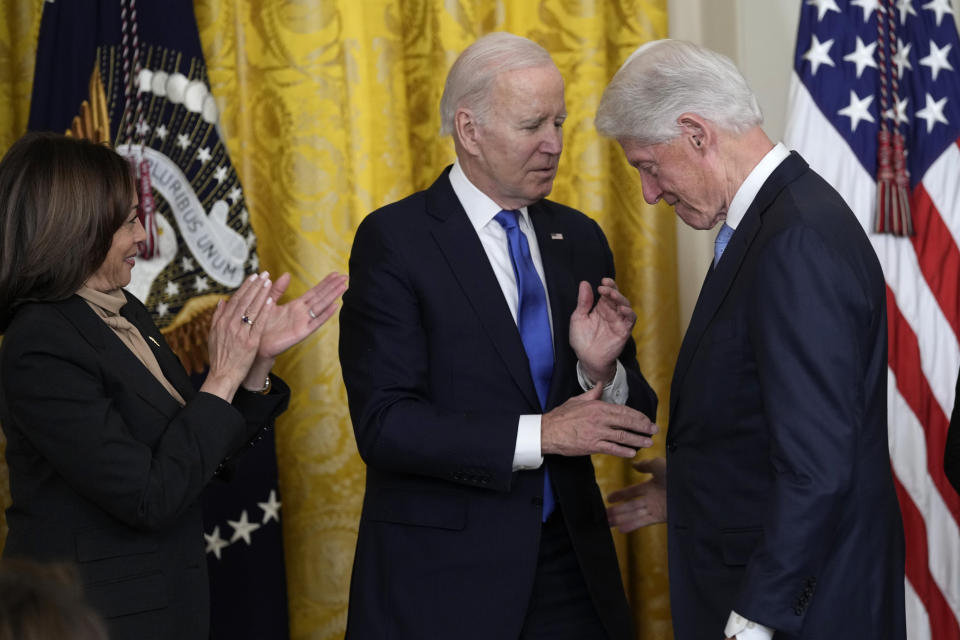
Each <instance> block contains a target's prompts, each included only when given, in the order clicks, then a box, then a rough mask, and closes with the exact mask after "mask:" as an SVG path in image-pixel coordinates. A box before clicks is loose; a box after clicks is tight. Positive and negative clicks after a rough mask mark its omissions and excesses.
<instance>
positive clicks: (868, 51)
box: [843, 36, 877, 78]
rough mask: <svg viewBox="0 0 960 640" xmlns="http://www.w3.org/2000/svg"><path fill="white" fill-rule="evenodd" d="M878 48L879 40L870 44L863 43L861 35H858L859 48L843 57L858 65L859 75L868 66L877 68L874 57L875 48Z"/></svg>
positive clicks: (858, 75)
mask: <svg viewBox="0 0 960 640" xmlns="http://www.w3.org/2000/svg"><path fill="white" fill-rule="evenodd" d="M876 48H877V42H876V41H873V43H871V44H870V45H869V46H868V45H865V44H863V40H861V39H860V36H857V48H856V49H855V50H853V51H851V52H850V53H848V54H847V55H845V56H843V59H844V60H846V61H847V62H852V63H853V64H855V65H857V77H858V78H859V77H860V75H861V74H862V73H863V70H864V69H866V68H867V67H873V68H874V69H876V68H877V63H876V61H875V60H874V59H873V50H874V49H876Z"/></svg>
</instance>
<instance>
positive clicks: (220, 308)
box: [200, 272, 274, 402]
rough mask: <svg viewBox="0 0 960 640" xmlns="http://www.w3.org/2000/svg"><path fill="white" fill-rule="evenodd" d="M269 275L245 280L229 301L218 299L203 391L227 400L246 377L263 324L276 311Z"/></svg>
mask: <svg viewBox="0 0 960 640" xmlns="http://www.w3.org/2000/svg"><path fill="white" fill-rule="evenodd" d="M270 289H271V287H270V279H269V277H268V274H267V273H266V272H264V273H263V274H261V275H259V276H257V275H253V276H250V277H249V278H247V279H246V280H244V282H243V284H241V285H240V288H239V289H237V291H236V293H234V294H233V295H232V296H231V297H230V299H229V300H227V301H226V302H222V301H221V302H219V303H218V304H217V309H216V311H214V312H213V320H212V321H211V322H210V333H209V334H208V337H207V342H208V345H209V358H210V371H209V373H208V374H207V379H206V380H205V381H204V383H203V386H201V387H200V390H201V391H205V392H207V393H212V394H214V395H216V396H220V397H221V398H223V399H224V400H226V401H227V402H230V401H231V400H232V399H233V394H234V393H235V392H236V391H237V387H238V386H240V382H241V381H242V380H243V379H244V378H245V377H246V375H247V372H248V371H249V369H250V365H251V364H252V363H253V360H254V358H255V357H256V355H257V349H258V348H259V346H260V341H261V337H262V335H263V331H264V327H265V326H266V325H268V324H269V323H270V316H271V312H272V311H273V310H274V306H273V300H272V298H271V297H270Z"/></svg>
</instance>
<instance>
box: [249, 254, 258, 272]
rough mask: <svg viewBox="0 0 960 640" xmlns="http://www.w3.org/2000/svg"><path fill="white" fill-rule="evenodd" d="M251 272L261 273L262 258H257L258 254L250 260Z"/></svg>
mask: <svg viewBox="0 0 960 640" xmlns="http://www.w3.org/2000/svg"><path fill="white" fill-rule="evenodd" d="M250 270H251V271H259V270H260V258H258V257H257V254H253V256H252V257H251V258H250Z"/></svg>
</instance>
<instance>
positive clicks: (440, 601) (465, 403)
mask: <svg viewBox="0 0 960 640" xmlns="http://www.w3.org/2000/svg"><path fill="white" fill-rule="evenodd" d="M440 112H441V119H442V126H443V131H444V132H446V133H451V134H452V135H453V143H454V148H455V150H456V155H457V160H456V162H455V163H454V165H453V166H452V167H448V168H447V169H445V170H444V171H443V173H442V174H441V175H440V176H439V177H438V178H437V180H436V182H434V183H433V185H432V186H430V187H429V188H428V189H427V190H426V191H421V192H419V193H415V194H413V195H411V196H410V197H408V198H406V199H404V200H401V201H400V202H397V203H394V204H391V205H388V206H386V207H384V208H383V209H380V210H379V211H376V212H374V213H372V214H370V215H369V216H367V218H366V219H365V220H364V221H363V222H362V223H361V225H360V228H359V229H358V230H357V235H356V238H355V240H354V244H353V250H352V252H351V254H350V278H351V281H350V282H351V284H350V291H348V292H347V294H346V295H345V296H344V301H343V311H342V312H341V315H340V363H341V367H342V369H343V378H344V382H345V384H346V388H347V395H348V398H349V402H350V415H351V417H352V419H353V427H354V432H355V434H356V437H357V446H358V448H359V450H360V455H361V456H362V457H363V459H364V461H365V462H366V464H367V476H366V493H365V496H364V503H363V512H362V515H361V520H360V532H359V538H358V540H357V552H356V557H355V561H354V568H353V578H352V582H351V586H350V609H349V614H348V621H347V637H348V638H385V637H391V638H411V639H422V638H460V639H467V640H468V639H471V638H477V639H481V638H482V639H484V640H486V639H489V638H498V639H507V638H514V639H516V638H544V639H550V640H563V639H571V640H573V639H576V640H582V639H584V638H591V639H593V638H610V639H617V640H620V639H624V640H625V639H627V638H633V630H632V618H631V613H630V609H629V606H628V604H627V600H626V597H625V594H624V590H623V583H622V581H621V578H620V571H619V567H618V564H617V558H616V554H615V552H614V548H613V541H612V539H611V536H610V530H609V527H607V526H606V519H605V516H604V506H603V500H602V498H601V496H600V492H599V489H598V487H597V483H596V479H595V476H594V470H593V465H592V463H591V461H590V454H593V453H606V454H610V455H616V456H621V457H626V458H631V457H633V456H634V455H635V454H636V451H637V449H639V448H641V447H648V446H650V444H651V437H650V436H652V435H653V434H654V433H655V432H656V425H654V424H653V422H652V420H653V419H654V418H655V417H656V406H657V405H656V396H655V395H654V393H653V391H652V390H651V388H650V386H649V385H648V384H647V382H646V381H645V380H644V379H643V376H642V375H641V373H640V369H639V367H638V365H637V361H636V358H635V349H634V344H633V341H632V340H631V339H630V331H631V329H632V327H633V325H634V323H635V321H636V314H635V313H634V312H633V310H632V309H631V307H630V302H629V301H628V300H627V299H626V298H625V297H624V296H623V294H621V293H620V292H619V291H618V289H617V285H616V282H615V281H614V279H613V278H614V269H613V257H612V255H611V252H610V248H609V247H608V246H607V241H606V239H605V237H604V235H603V232H602V231H601V230H600V227H599V226H598V225H597V223H596V222H594V221H593V220H591V219H589V218H587V217H586V216H585V215H583V214H582V213H580V212H579V211H575V210H573V209H570V208H569V207H565V206H563V205H560V204H557V203H555V202H551V201H550V200H547V199H545V198H546V196H547V195H548V194H549V193H550V190H551V188H552V186H553V179H554V177H555V176H556V173H557V166H558V163H559V160H560V152H561V149H562V147H563V135H562V127H563V122H564V119H565V118H566V115H567V113H566V106H565V103H564V97H563V78H562V77H561V76H560V72H559V71H558V70H557V67H556V65H554V63H553V60H552V59H551V58H550V55H549V54H548V53H547V52H546V51H545V50H544V49H543V48H542V47H540V46H539V45H537V44H536V43H534V42H531V41H530V40H527V39H526V38H521V37H519V36H515V35H512V34H508V33H494V34H489V35H487V36H484V37H483V38H480V39H479V40H477V41H476V42H475V43H474V44H472V45H471V46H470V47H468V48H467V49H466V50H465V51H464V52H463V53H462V54H461V55H460V56H459V57H458V58H457V60H456V62H454V64H453V67H452V68H451V70H450V73H449V75H448V76H447V82H446V87H445V89H444V94H443V98H442V99H441V103H440ZM595 291H596V294H595V293H594V292H595ZM595 301H596V303H595Z"/></svg>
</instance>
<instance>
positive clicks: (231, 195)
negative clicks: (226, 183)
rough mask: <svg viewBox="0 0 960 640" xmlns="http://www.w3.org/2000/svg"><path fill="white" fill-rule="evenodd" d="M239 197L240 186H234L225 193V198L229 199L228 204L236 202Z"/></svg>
mask: <svg viewBox="0 0 960 640" xmlns="http://www.w3.org/2000/svg"><path fill="white" fill-rule="evenodd" d="M239 199H240V187H237V186H234V187H233V189H230V193H228V194H227V200H229V201H230V204H237V200H239Z"/></svg>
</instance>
